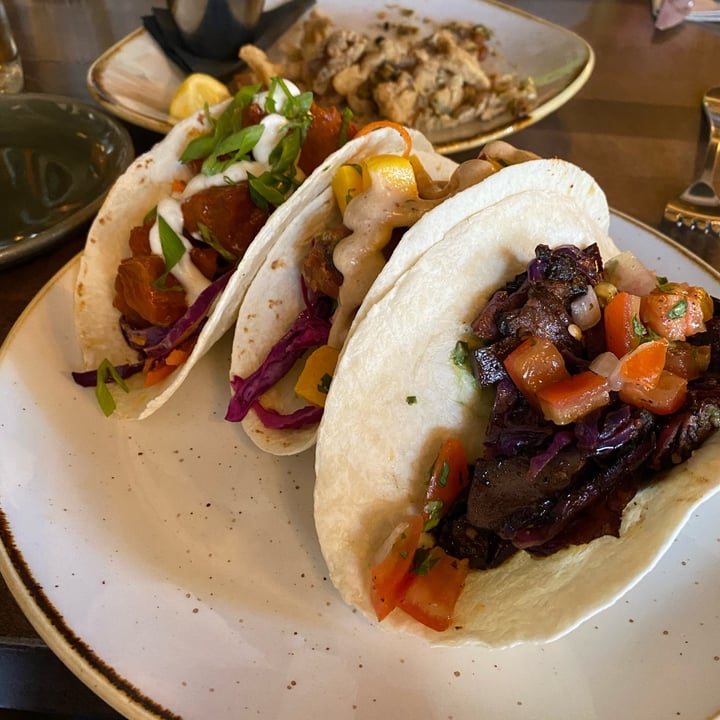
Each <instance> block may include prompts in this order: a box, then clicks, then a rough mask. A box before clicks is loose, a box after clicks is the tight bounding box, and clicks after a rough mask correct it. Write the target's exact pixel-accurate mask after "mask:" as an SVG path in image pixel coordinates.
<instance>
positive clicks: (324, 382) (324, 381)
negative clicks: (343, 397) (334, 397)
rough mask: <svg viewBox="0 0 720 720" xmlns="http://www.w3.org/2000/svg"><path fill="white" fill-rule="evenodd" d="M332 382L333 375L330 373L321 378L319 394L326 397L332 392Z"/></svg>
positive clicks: (318, 387)
mask: <svg viewBox="0 0 720 720" xmlns="http://www.w3.org/2000/svg"><path fill="white" fill-rule="evenodd" d="M331 382H332V375H330V373H325V374H324V375H323V376H322V377H321V378H320V382H319V383H318V386H317V389H318V392H321V393H323V394H324V395H327V394H328V392H329V391H330V383H331Z"/></svg>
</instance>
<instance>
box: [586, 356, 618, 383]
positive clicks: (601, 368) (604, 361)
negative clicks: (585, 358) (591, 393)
mask: <svg viewBox="0 0 720 720" xmlns="http://www.w3.org/2000/svg"><path fill="white" fill-rule="evenodd" d="M590 369H591V370H592V371H593V372H594V373H596V374H597V375H601V376H602V377H604V378H605V379H606V380H607V381H608V390H619V389H620V387H621V386H622V380H621V379H620V360H618V359H617V357H615V355H614V354H613V353H611V352H604V353H600V354H599V355H598V356H597V357H596V358H595V359H594V360H593V361H592V362H591V363H590Z"/></svg>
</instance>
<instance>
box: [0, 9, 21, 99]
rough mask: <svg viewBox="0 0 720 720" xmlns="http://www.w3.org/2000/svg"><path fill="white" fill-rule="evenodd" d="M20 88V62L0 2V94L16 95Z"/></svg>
mask: <svg viewBox="0 0 720 720" xmlns="http://www.w3.org/2000/svg"><path fill="white" fill-rule="evenodd" d="M22 88H23V69H22V61H21V60H20V53H19V52H18V49H17V45H16V44H15V38H14V37H13V33H12V28H11V27H10V20H9V19H8V16H7V12H6V11H5V5H4V4H3V2H2V0H0V93H17V92H20V91H21V90H22Z"/></svg>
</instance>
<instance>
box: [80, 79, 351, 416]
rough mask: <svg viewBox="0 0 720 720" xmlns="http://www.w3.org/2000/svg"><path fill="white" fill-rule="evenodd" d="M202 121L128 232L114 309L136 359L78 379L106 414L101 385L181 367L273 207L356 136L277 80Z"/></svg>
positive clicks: (107, 398) (108, 402)
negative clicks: (163, 186) (168, 179)
mask: <svg viewBox="0 0 720 720" xmlns="http://www.w3.org/2000/svg"><path fill="white" fill-rule="evenodd" d="M206 116H207V120H208V123H209V126H210V131H209V132H208V133H206V134H203V135H200V136H198V137H196V138H195V139H193V140H191V141H190V143H189V144H188V146H187V147H186V148H185V150H184V152H183V154H182V155H181V157H180V158H179V161H180V163H181V170H180V171H179V173H178V177H177V178H176V179H175V180H174V181H173V183H172V186H171V187H168V195H167V197H166V198H164V199H162V200H161V201H160V202H159V203H158V204H157V206H156V207H155V208H153V209H152V210H151V211H150V212H149V213H148V214H147V216H146V218H145V222H144V223H143V224H142V225H140V226H138V227H134V228H132V230H131V231H130V236H129V242H128V244H129V250H130V256H128V257H127V258H125V259H123V260H122V261H121V262H120V265H119V267H118V270H117V275H116V279H115V297H114V300H113V305H114V306H115V308H117V310H118V311H119V312H120V314H121V318H120V327H121V330H122V333H123V335H124V337H125V340H126V342H127V343H128V345H129V346H130V347H131V348H133V349H135V350H137V352H138V362H137V363H132V364H130V365H124V366H121V367H112V366H110V365H109V364H106V367H104V368H103V369H102V372H100V371H98V370H92V371H88V372H84V373H73V376H74V378H75V380H76V382H78V383H79V384H81V385H93V386H96V388H98V398H100V397H103V398H104V401H101V407H102V408H103V411H104V412H105V413H106V414H111V413H112V411H113V410H114V403H113V398H112V395H111V394H110V393H109V392H102V390H101V389H100V385H102V384H104V383H105V382H111V381H113V382H118V380H120V379H124V378H127V377H129V376H130V375H133V374H135V373H138V372H140V373H143V374H144V384H145V386H150V385H153V384H154V383H157V382H159V381H161V380H163V379H165V378H166V377H167V376H168V375H170V374H171V373H172V372H173V371H174V370H175V369H176V368H177V367H178V366H179V365H181V364H182V363H183V362H184V360H185V359H186V358H187V357H188V355H189V354H190V352H191V351H192V349H193V346H194V344H195V342H196V340H197V337H198V334H199V332H200V329H201V328H202V326H203V324H204V322H205V320H206V319H207V316H208V313H209V312H210V310H211V309H212V306H213V304H214V302H215V300H216V299H217V297H218V296H219V295H220V293H221V292H222V290H223V289H224V288H225V286H226V285H227V282H228V280H229V277H230V275H231V274H232V272H233V271H234V269H235V268H236V267H237V265H238V263H239V262H240V260H241V259H242V257H243V255H244V254H245V252H246V251H247V249H248V247H249V246H250V244H251V243H252V241H253V240H254V238H255V236H256V235H257V233H258V232H259V231H260V229H261V228H262V227H263V225H264V224H265V222H266V220H267V219H268V217H269V216H270V214H271V213H272V211H273V209H274V208H276V207H278V206H279V205H281V204H282V203H283V202H285V201H286V200H287V199H288V198H289V197H290V195H291V194H292V193H293V192H294V191H295V190H296V189H297V188H298V187H299V185H300V184H301V183H302V181H303V180H304V179H305V177H307V175H309V174H310V173H311V172H312V171H313V170H314V169H315V168H316V167H317V166H318V165H319V164H320V163H321V162H322V161H323V160H324V159H325V157H327V156H328V155H329V154H331V153H332V152H333V151H334V150H336V149H337V148H338V147H340V146H341V145H342V144H343V143H344V142H345V141H346V140H348V139H350V138H352V136H353V135H354V134H355V132H356V127H355V125H354V124H353V123H352V122H351V121H350V117H349V115H343V114H341V113H340V112H338V111H337V110H336V109H334V108H330V109H323V108H320V107H318V106H317V105H316V104H315V103H314V102H313V97H312V93H309V92H306V93H301V92H300V91H299V90H298V89H297V87H295V86H294V85H293V84H292V83H290V82H287V81H284V80H282V79H280V78H274V79H273V80H272V81H271V83H270V86H269V88H268V90H266V91H262V92H261V87H260V86H259V85H253V86H246V87H243V88H241V89H240V91H239V92H238V93H237V94H236V95H235V96H234V98H233V99H232V100H231V101H230V102H229V104H228V105H227V107H226V108H225V109H224V110H223V111H222V113H221V114H220V115H219V116H218V117H212V116H211V115H210V113H209V111H208V110H207V108H206ZM110 368H112V372H111V371H110ZM120 386H121V387H122V388H123V389H127V386H126V385H125V384H124V383H123V384H121V385H120Z"/></svg>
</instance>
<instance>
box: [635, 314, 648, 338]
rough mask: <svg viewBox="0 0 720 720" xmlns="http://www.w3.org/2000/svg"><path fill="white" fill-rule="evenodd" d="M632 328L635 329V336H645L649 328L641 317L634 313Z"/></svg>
mask: <svg viewBox="0 0 720 720" xmlns="http://www.w3.org/2000/svg"><path fill="white" fill-rule="evenodd" d="M632 329H633V335H634V336H635V337H640V338H641V337H645V336H646V335H647V334H648V331H647V328H646V327H645V325H643V323H642V322H641V321H640V318H639V317H638V316H637V315H633V318H632Z"/></svg>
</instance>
